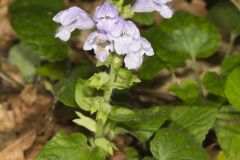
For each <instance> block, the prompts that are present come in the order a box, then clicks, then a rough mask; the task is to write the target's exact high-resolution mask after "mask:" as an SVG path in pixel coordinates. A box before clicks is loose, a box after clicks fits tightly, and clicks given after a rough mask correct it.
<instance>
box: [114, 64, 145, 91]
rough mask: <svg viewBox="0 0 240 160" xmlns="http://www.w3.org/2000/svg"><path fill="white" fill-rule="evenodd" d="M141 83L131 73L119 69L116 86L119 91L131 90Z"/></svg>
mask: <svg viewBox="0 0 240 160" xmlns="http://www.w3.org/2000/svg"><path fill="white" fill-rule="evenodd" d="M138 82H141V80H140V79H139V78H138V77H137V76H136V75H134V74H133V73H132V72H131V71H129V70H128V69H125V68H119V69H118V70H117V78H116V80H115V84H114V86H115V87H116V88H117V89H125V88H130V87H131V86H132V85H133V84H134V83H138Z"/></svg>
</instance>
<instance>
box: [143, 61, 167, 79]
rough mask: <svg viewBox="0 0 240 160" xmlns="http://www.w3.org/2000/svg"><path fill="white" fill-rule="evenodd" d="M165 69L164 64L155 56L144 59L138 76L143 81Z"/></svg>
mask: <svg viewBox="0 0 240 160" xmlns="http://www.w3.org/2000/svg"><path fill="white" fill-rule="evenodd" d="M165 67H166V64H165V63H164V62H163V61H162V60H161V59H160V58H158V57H157V56H152V57H145V58H144V62H143V64H142V66H141V68H140V69H139V75H140V77H141V78H143V79H152V78H154V77H155V76H157V74H158V73H159V72H160V71H161V70H162V69H163V68H165Z"/></svg>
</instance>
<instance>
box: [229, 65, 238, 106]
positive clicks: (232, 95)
mask: <svg viewBox="0 0 240 160" xmlns="http://www.w3.org/2000/svg"><path fill="white" fill-rule="evenodd" d="M239 90H240V67H238V68H236V69H234V70H233V71H232V72H231V73H230V74H229V76H228V78H227V82H226V85H225V94H226V97H227V99H228V101H229V102H230V104H232V105H233V107H234V108H235V109H237V110H240V98H239V97H240V92H239Z"/></svg>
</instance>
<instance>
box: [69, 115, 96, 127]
mask: <svg viewBox="0 0 240 160" xmlns="http://www.w3.org/2000/svg"><path fill="white" fill-rule="evenodd" d="M76 114H77V115H78V117H79V119H74V120H73V122H74V123H76V124H77V125H79V126H83V127H85V128H87V129H88V130H90V131H92V132H96V129H97V123H96V121H94V120H93V119H91V118H89V117H86V116H84V115H83V114H82V113H80V112H76Z"/></svg>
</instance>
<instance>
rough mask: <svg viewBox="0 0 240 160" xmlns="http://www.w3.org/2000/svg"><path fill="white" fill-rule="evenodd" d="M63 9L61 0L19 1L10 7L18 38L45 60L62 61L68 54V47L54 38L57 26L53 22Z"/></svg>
mask: <svg viewBox="0 0 240 160" xmlns="http://www.w3.org/2000/svg"><path fill="white" fill-rule="evenodd" d="M63 9H64V4H63V1H61V2H59V0H51V1H48V0H41V1H39V0H28V1H26V0H17V1H14V2H13V4H12V5H11V6H10V10H9V12H10V15H11V23H12V26H13V28H14V31H16V33H17V36H18V37H19V38H20V39H21V41H22V42H23V44H25V45H26V46H27V47H29V48H30V49H31V50H33V51H34V52H36V53H37V54H38V55H39V56H40V57H41V58H42V59H44V60H49V61H56V60H62V59H64V58H65V57H66V56H67V54H68V50H69V49H68V46H67V45H66V44H65V43H63V42H61V41H60V40H57V39H56V38H55V36H54V34H55V32H56V29H57V24H56V23H55V22H53V20H52V18H53V16H54V15H55V14H56V13H57V12H59V11H61V10H63Z"/></svg>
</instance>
